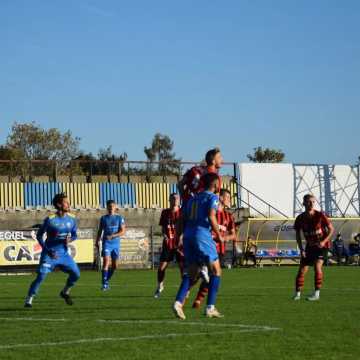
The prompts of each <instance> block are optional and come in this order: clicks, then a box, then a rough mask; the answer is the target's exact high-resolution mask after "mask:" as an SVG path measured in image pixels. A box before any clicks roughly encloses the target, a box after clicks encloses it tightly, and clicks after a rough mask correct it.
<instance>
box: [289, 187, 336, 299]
mask: <svg viewBox="0 0 360 360" xmlns="http://www.w3.org/2000/svg"><path fill="white" fill-rule="evenodd" d="M315 202H316V200H315V197H314V196H313V195H310V194H308V195H305V196H304V206H305V212H303V213H302V214H300V215H299V216H298V217H297V218H296V220H295V224H294V228H295V231H296V241H297V244H298V247H299V250H300V254H301V261H300V267H299V271H298V274H297V276H296V285H295V286H296V289H295V290H296V291H295V296H294V297H293V299H294V300H300V297H301V290H302V288H303V286H304V280H305V274H306V273H307V271H308V270H309V266H312V265H313V266H314V270H315V292H314V293H313V294H312V295H311V296H309V297H308V298H307V300H309V301H316V300H319V299H320V289H321V285H322V281H323V271H322V267H323V263H324V258H325V257H326V252H327V251H328V249H329V247H330V244H331V237H332V235H333V233H334V227H333V225H332V224H331V222H330V220H329V219H328V218H327V216H326V215H325V214H323V213H322V212H320V211H317V210H315V208H314V206H315ZM301 232H302V233H303V235H304V238H305V241H306V247H305V250H304V248H303V244H302V239H301Z"/></svg>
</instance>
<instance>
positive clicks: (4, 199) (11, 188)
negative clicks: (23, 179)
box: [0, 183, 24, 209]
mask: <svg viewBox="0 0 360 360" xmlns="http://www.w3.org/2000/svg"><path fill="white" fill-rule="evenodd" d="M17 207H18V208H20V207H21V208H24V184H23V183H0V208H2V209H7V208H17Z"/></svg>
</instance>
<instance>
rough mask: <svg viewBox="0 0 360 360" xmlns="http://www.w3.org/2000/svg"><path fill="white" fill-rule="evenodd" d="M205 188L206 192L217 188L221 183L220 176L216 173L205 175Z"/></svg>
mask: <svg viewBox="0 0 360 360" xmlns="http://www.w3.org/2000/svg"><path fill="white" fill-rule="evenodd" d="M203 181H204V187H205V189H206V190H208V189H210V188H211V187H212V186H217V183H218V181H219V175H217V174H215V173H208V174H205V175H204V177H203Z"/></svg>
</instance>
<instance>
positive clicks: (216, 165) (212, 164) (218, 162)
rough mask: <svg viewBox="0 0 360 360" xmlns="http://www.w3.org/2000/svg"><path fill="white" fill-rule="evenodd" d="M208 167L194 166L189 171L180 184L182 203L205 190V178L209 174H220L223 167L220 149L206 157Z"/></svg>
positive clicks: (209, 152) (210, 151) (214, 150)
mask: <svg viewBox="0 0 360 360" xmlns="http://www.w3.org/2000/svg"><path fill="white" fill-rule="evenodd" d="M205 161H206V166H193V167H192V168H191V169H190V170H188V171H187V172H186V173H185V175H184V176H183V178H182V179H181V181H180V182H179V192H180V196H181V200H182V203H183V205H184V203H185V202H186V201H188V200H189V199H191V198H192V197H193V196H194V195H195V194H197V193H199V192H201V191H203V190H204V181H203V179H202V178H203V176H204V175H205V174H208V173H215V174H219V170H220V168H221V167H222V165H223V157H222V155H221V151H220V149H219V148H214V149H211V150H209V151H208V152H207V153H206V155H205ZM220 189H221V177H220V175H219V186H218V191H220Z"/></svg>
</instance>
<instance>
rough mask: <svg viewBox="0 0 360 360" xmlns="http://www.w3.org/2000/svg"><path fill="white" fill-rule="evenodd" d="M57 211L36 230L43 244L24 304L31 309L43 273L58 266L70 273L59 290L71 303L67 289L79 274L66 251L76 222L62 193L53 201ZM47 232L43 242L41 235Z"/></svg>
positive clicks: (71, 239) (74, 233) (67, 301)
mask: <svg viewBox="0 0 360 360" xmlns="http://www.w3.org/2000/svg"><path fill="white" fill-rule="evenodd" d="M52 203H53V205H54V207H55V209H56V213H55V214H52V215H50V216H48V217H47V218H46V219H45V220H44V222H43V224H42V226H41V227H40V229H39V230H38V232H37V235H36V238H37V240H38V242H39V244H40V245H41V247H42V252H41V257H40V262H39V266H38V268H37V277H36V279H35V280H34V281H33V282H32V284H31V286H30V289H29V291H28V296H27V297H26V300H25V307H28V308H31V307H32V302H33V298H34V296H35V295H36V294H37V293H38V290H39V287H40V285H41V283H42V282H43V281H44V280H45V278H46V276H47V275H48V274H49V273H50V272H52V271H54V269H55V268H60V270H62V271H63V272H65V273H67V274H69V277H68V279H67V281H66V284H65V287H64V288H63V290H62V291H61V292H60V297H62V298H63V299H64V300H65V302H66V304H68V305H72V304H73V301H72V299H71V297H70V290H71V288H72V287H73V286H74V284H75V283H76V281H77V280H78V279H79V277H80V270H79V268H78V266H77V264H76V263H75V261H74V260H73V258H72V257H71V256H70V254H69V252H68V245H69V243H70V242H71V241H74V240H76V239H77V234H76V231H77V224H76V219H75V216H74V215H73V214H70V212H69V211H70V204H69V200H68V198H67V196H66V195H65V194H63V193H61V194H56V195H55V197H54V198H53V201H52ZM45 234H46V236H47V237H46V241H45V240H44V238H43V237H44V235H45Z"/></svg>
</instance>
